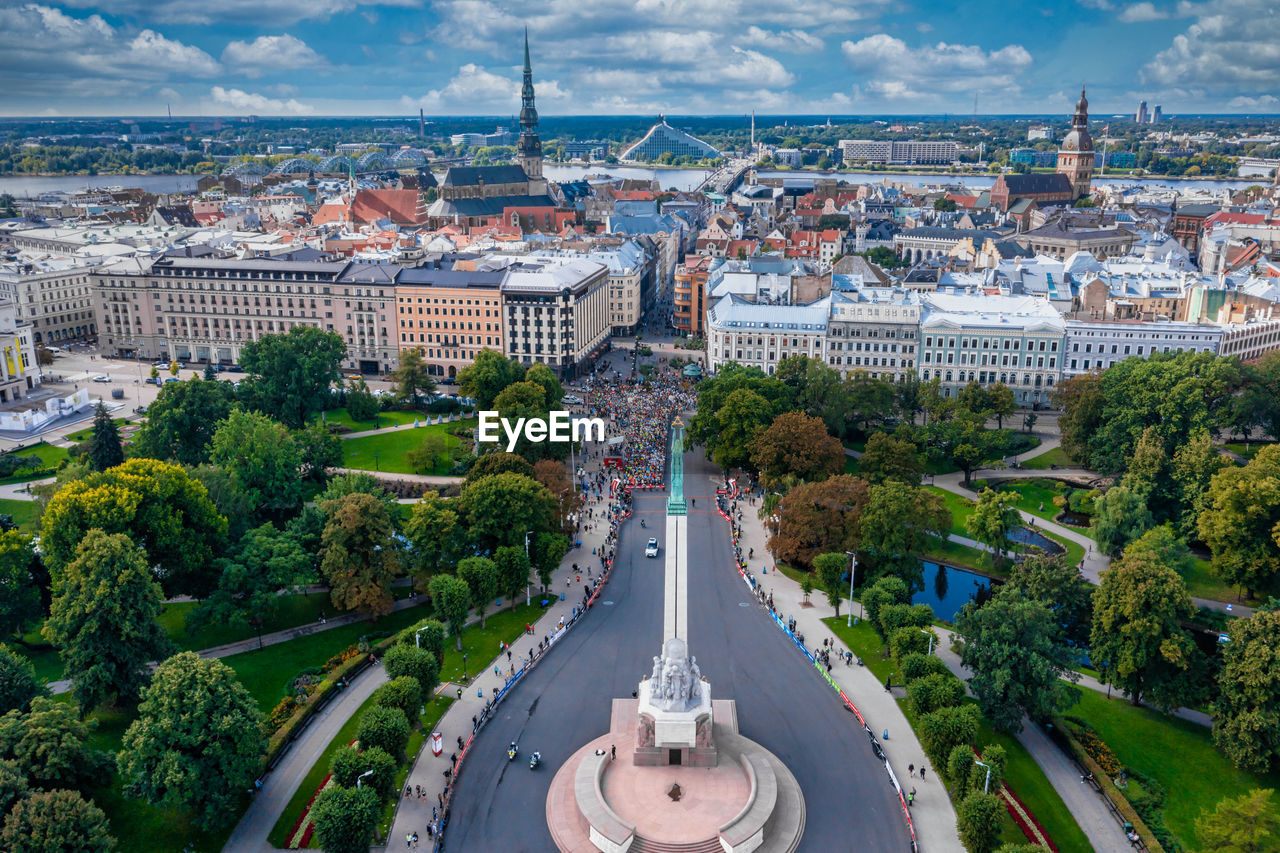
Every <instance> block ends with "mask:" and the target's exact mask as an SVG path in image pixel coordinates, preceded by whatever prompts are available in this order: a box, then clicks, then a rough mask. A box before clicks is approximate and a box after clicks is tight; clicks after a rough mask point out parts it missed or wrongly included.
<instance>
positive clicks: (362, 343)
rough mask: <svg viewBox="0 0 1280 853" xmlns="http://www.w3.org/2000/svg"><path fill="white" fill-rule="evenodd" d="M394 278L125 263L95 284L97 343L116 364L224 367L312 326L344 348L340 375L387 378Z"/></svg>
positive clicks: (392, 362)
mask: <svg viewBox="0 0 1280 853" xmlns="http://www.w3.org/2000/svg"><path fill="white" fill-rule="evenodd" d="M400 270H401V268H400V267H399V266H398V265H393V264H387V265H381V264H362V263H355V262H351V261H292V260H288V259H287V258H258V259H253V260H222V259H213V258H182V257H161V258H158V259H156V260H140V259H129V260H127V261H124V262H121V263H120V264H117V265H115V266H113V267H108V268H106V269H104V270H101V271H99V272H97V273H95V274H94V275H93V276H92V278H93V292H94V303H95V304H94V309H95V311H96V315H97V324H98V329H99V339H100V343H101V345H102V348H103V350H104V351H105V352H108V353H111V354H112V355H114V356H118V357H123V358H143V359H153V358H154V359H177V360H182V361H196V362H206V361H207V362H215V363H231V362H235V361H239V359H240V353H241V351H242V350H243V348H244V346H245V345H246V344H248V343H250V342H252V341H255V340H257V339H258V338H260V337H261V336H262V335H267V334H281V333H284V332H287V331H288V330H289V329H291V328H293V327H294V326H314V327H316V328H319V329H326V330H328V331H332V332H336V333H337V334H339V335H340V336H341V337H342V338H343V340H344V341H345V342H346V344H347V358H346V359H345V361H344V363H343V367H344V368H347V369H350V370H358V371H360V372H362V373H371V374H372V373H385V372H387V371H389V370H393V369H394V368H395V366H396V360H397V352H398V349H399V348H398V346H397V340H396V312H395V307H396V305H395V298H396V294H395V278H396V274H397V273H398V272H399V271H400Z"/></svg>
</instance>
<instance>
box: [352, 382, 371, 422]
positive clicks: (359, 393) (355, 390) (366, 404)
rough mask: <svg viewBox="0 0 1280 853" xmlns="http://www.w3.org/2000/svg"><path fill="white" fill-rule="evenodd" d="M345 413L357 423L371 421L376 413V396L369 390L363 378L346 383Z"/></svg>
mask: <svg viewBox="0 0 1280 853" xmlns="http://www.w3.org/2000/svg"><path fill="white" fill-rule="evenodd" d="M347 414H348V415H350V416H351V420H353V421H355V422H357V423H363V422H364V421H371V420H373V419H374V418H375V417H377V415H378V398H377V397H375V396H373V394H372V393H370V392H369V386H368V384H366V383H365V381H364V380H363V379H356V380H353V381H351V382H348V383H347Z"/></svg>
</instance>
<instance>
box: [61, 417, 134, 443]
mask: <svg viewBox="0 0 1280 853" xmlns="http://www.w3.org/2000/svg"><path fill="white" fill-rule="evenodd" d="M111 420H112V421H113V422H114V423H115V425H116V428H117V429H118V428H120V427H122V426H124V425H125V424H127V423H128V422H129V419H128V418H112V419H111ZM91 435H93V427H87V428H85V429H82V430H77V431H75V432H72V433H67V441H74V442H77V443H79V442H81V441H88V440H89V436H91Z"/></svg>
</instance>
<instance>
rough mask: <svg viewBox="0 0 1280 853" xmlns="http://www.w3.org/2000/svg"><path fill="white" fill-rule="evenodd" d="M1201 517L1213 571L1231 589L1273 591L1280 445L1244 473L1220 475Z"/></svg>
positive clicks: (1279, 574)
mask: <svg viewBox="0 0 1280 853" xmlns="http://www.w3.org/2000/svg"><path fill="white" fill-rule="evenodd" d="M1205 503H1206V508H1205V510H1204V512H1203V513H1202V514H1201V515H1200V523H1199V529H1200V536H1201V538H1202V539H1204V541H1205V544H1207V545H1208V546H1209V550H1210V551H1211V552H1212V554H1213V570H1214V571H1215V572H1216V573H1217V574H1218V576H1219V577H1221V578H1222V579H1223V580H1225V581H1226V582H1227V583H1230V584H1234V585H1236V586H1242V587H1244V588H1245V590H1246V592H1248V594H1250V595H1252V594H1253V592H1254V591H1255V590H1263V591H1272V590H1275V589H1276V587H1277V580H1278V579H1280V536H1278V535H1277V531H1280V445H1270V446H1268V447H1264V448H1262V450H1260V451H1258V455H1257V456H1255V457H1254V459H1253V461H1252V462H1250V463H1249V464H1248V465H1246V466H1244V467H1243V468H1237V467H1234V466H1233V467H1231V468H1227V469H1225V470H1223V471H1220V472H1218V473H1217V474H1215V475H1214V477H1213V480H1212V481H1211V483H1210V486H1209V491H1208V493H1207V494H1206V496H1205Z"/></svg>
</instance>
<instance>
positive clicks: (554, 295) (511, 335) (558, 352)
mask: <svg viewBox="0 0 1280 853" xmlns="http://www.w3.org/2000/svg"><path fill="white" fill-rule="evenodd" d="M608 285H609V271H608V269H607V268H606V267H605V265H604V264H601V263H597V262H595V261H589V260H586V259H584V258H544V257H536V258H534V257H531V258H522V259H520V260H519V261H518V262H517V263H513V264H512V265H511V266H509V267H508V268H507V275H506V277H505V278H504V279H503V282H502V286H501V301H502V328H503V333H504V338H505V347H504V352H505V353H506V354H507V355H508V356H509V357H510V358H513V359H516V360H517V361H519V362H520V363H521V364H525V365H530V364H534V363H535V362H537V363H541V364H545V365H547V367H549V368H551V369H552V370H553V371H555V372H556V373H557V374H558V375H560V376H564V377H572V376H577V375H579V374H580V373H582V372H583V371H584V370H587V369H589V366H590V362H591V361H592V360H593V359H594V358H596V357H597V356H599V355H600V354H601V353H603V352H604V351H605V350H606V349H607V348H608V346H609V287H608Z"/></svg>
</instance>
